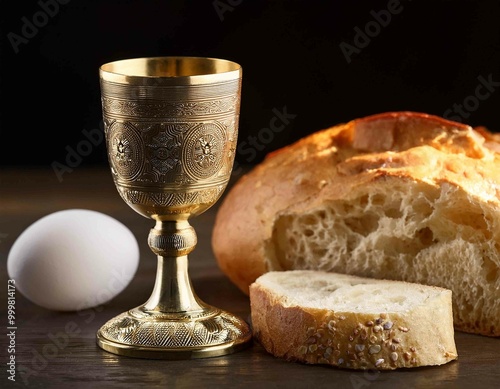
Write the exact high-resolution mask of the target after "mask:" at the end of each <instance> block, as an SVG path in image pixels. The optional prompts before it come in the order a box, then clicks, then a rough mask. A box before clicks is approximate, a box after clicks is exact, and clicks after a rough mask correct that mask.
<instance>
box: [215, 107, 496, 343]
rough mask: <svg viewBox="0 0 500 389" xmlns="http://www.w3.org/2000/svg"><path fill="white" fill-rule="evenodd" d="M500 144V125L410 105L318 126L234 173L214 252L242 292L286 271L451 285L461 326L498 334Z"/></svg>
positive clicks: (217, 226) (217, 227) (220, 212)
mask: <svg viewBox="0 0 500 389" xmlns="http://www.w3.org/2000/svg"><path fill="white" fill-rule="evenodd" d="M499 150H500V141H499V135H498V134H493V133H490V132H488V131H487V130H485V129H484V128H476V129H473V128H471V127H470V126H467V125H465V124H462V123H454V122H450V121H447V120H444V119H442V118H439V117H436V116H432V115H426V114H421V113H414V112H393V113H385V114H379V115H374V116H370V117H366V118H361V119H355V120H353V121H351V122H349V123H346V124H340V125H337V126H334V127H331V128H329V129H326V130H323V131H319V132H317V133H314V134H311V135H310V136H307V137H305V138H303V139H301V140H300V141H298V142H296V143H294V144H292V145H290V146H287V147H284V148H283V149H281V150H279V151H277V152H274V153H272V154H271V155H269V156H268V157H267V158H266V159H265V160H264V161H263V162H262V163H260V164H259V165H258V166H256V167H255V168H254V169H253V170H252V171H250V172H249V173H248V174H246V175H245V176H243V177H242V178H241V179H240V180H239V181H238V182H236V184H235V185H234V186H233V187H232V188H231V190H230V191H229V192H228V193H227V195H226V196H225V198H224V199H223V201H222V202H221V206H220V208H219V210H218V213H217V217H216V221H215V225H214V230H213V235H212V247H213V250H214V254H215V256H216V258H217V261H218V264H219V266H220V268H221V269H222V270H223V271H224V273H225V274H226V275H227V276H228V277H229V278H230V279H231V280H232V281H233V282H234V283H235V284H236V285H238V286H239V287H240V288H241V290H243V291H245V292H247V293H248V287H249V285H250V284H251V283H252V282H253V281H255V279H256V278H257V277H259V276H260V275H262V274H264V273H266V272H268V271H285V270H324V271H331V272H336V273H345V274H352V275H357V276H361V277H371V278H380V279H392V280H400V281H407V282H416V283H420V284H425V285H433V286H439V287H442V288H446V289H450V290H452V292H453V295H452V299H453V314H454V325H455V328H456V329H457V330H461V331H466V332H470V333H476V334H482V335H488V336H500V151H499Z"/></svg>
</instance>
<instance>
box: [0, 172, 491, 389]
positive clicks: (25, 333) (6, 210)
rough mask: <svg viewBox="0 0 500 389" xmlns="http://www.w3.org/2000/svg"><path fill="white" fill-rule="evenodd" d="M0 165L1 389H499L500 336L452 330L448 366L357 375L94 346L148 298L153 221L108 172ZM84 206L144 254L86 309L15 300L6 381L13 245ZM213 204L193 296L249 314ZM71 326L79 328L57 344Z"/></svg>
mask: <svg viewBox="0 0 500 389" xmlns="http://www.w3.org/2000/svg"><path fill="white" fill-rule="evenodd" d="M1 169H2V170H0V178H1V181H0V259H1V262H2V266H1V271H0V275H1V277H0V280H1V283H2V284H3V287H2V289H3V290H4V293H2V298H1V303H0V304H1V306H0V318H1V319H0V320H1V325H2V326H3V334H4V335H2V336H1V337H0V347H1V355H2V360H1V364H2V366H3V368H2V369H1V370H2V373H1V374H0V388H9V387H32V388H72V389H76V388H88V387H93V388H129V387H148V388H157V387H162V388H168V387H179V388H191V387H232V388H235V387H243V388H245V387H259V388H267V387H270V388H310V387H313V388H322V387H324V388H337V387H338V388H356V389H357V388H388V387H395V388H470V387H475V388H478V389H479V388H493V387H495V388H498V387H500V339H494V338H488V337H483V336H476V335H470V334H465V333H460V332H456V334H455V339H456V344H457V348H458V353H459V359H458V360H457V361H454V362H451V363H449V364H446V365H444V366H438V367H428V368H417V369H404V370H398V371H392V372H375V371H370V372H361V371H359V372H358V371H351V370H343V369H339V368H333V367H325V366H309V365H303V364H299V363H290V362H286V361H283V360H280V359H277V358H274V357H273V356H271V355H269V354H267V353H266V352H265V351H264V350H263V348H262V347H261V346H260V345H259V344H257V343H256V342H253V344H252V345H251V346H250V347H249V348H247V349H245V350H243V351H240V352H238V353H235V354H232V355H228V356H223V357H216V358H208V359H195V360H187V361H166V360H146V359H135V358H127V357H119V356H116V355H113V354H110V353H107V352H105V351H103V350H101V349H100V348H99V347H98V346H97V345H96V340H95V334H96V331H97V330H98V328H99V327H100V326H101V325H102V324H103V323H104V322H106V321H107V320H108V319H110V318H112V317H114V316H116V315H117V314H119V313H121V312H123V311H125V310H127V309H129V308H132V307H135V306H137V305H140V304H142V303H143V302H145V301H146V300H147V298H148V297H149V295H150V293H151V291H152V287H153V281H154V276H155V271H156V258H155V257H154V255H153V254H152V252H151V251H150V250H149V247H148V246H147V234H148V232H149V229H150V228H151V227H152V226H153V222H152V221H151V220H148V219H146V218H144V217H142V216H140V215H139V214H137V213H135V212H134V211H133V210H132V209H131V208H129V207H128V206H127V205H126V204H125V203H124V202H123V201H122V200H121V199H120V197H119V195H118V193H117V191H116V189H115V187H114V185H113V182H112V179H111V175H110V173H109V170H108V169H107V168H102V169H101V168H83V167H80V168H75V169H74V171H73V172H71V173H69V172H67V173H65V174H64V175H63V176H62V178H63V180H62V182H59V180H58V178H57V177H56V175H55V173H54V172H53V171H52V169H51V168H50V167H48V168H44V169H35V168H33V169H5V168H1ZM70 208H84V209H92V210H95V211H100V212H103V213H106V214H108V215H110V216H112V217H114V218H116V219H117V220H119V221H121V222H122V223H124V224H125V225H127V226H128V227H129V228H130V230H131V231H132V232H133V233H134V234H135V236H136V238H137V240H138V242H139V246H140V252H141V261H140V265H139V269H138V271H137V273H136V275H135V277H134V279H133V280H132V282H131V283H130V285H129V286H128V287H127V288H126V289H125V290H124V291H123V292H122V293H121V294H120V295H118V296H117V297H116V298H115V299H113V300H112V301H110V302H109V303H107V304H105V305H103V306H100V307H96V308H91V309H88V310H86V311H81V312H73V313H60V312H53V311H49V310H46V309H43V308H41V307H38V306H36V305H34V304H33V303H31V302H30V301H28V300H26V299H25V298H24V297H23V296H22V295H21V294H20V293H17V296H16V325H17V331H16V338H15V349H16V376H15V378H16V381H15V383H14V382H11V381H9V380H8V379H7V377H8V376H9V373H7V372H6V370H7V369H6V368H5V366H6V363H7V361H8V357H9V354H8V353H7V347H8V342H9V339H8V337H7V335H6V334H7V329H6V327H7V326H8V324H7V280H8V274H7V270H6V261H7V256H8V253H9V250H10V248H11V247H12V245H13V243H14V242H15V240H16V239H17V237H18V236H19V235H20V234H21V232H22V231H23V230H24V229H25V228H27V227H28V226H29V225H30V224H32V223H33V222H35V221H36V220H38V219H39V218H41V217H43V216H45V215H48V214H50V213H52V212H56V211H59V210H62V209H70ZM216 210H217V205H216V206H214V207H213V208H212V209H210V210H209V211H207V212H206V213H205V214H203V215H201V216H199V217H197V218H195V219H193V220H192V225H193V226H194V227H195V229H196V231H197V234H198V245H197V247H196V249H195V251H194V252H193V253H192V254H190V275H191V279H192V282H193V286H194V289H195V291H196V292H197V294H198V295H199V296H200V297H201V298H202V299H203V300H204V301H205V302H207V303H209V304H213V305H215V306H218V307H220V308H223V309H226V310H228V311H230V312H232V313H234V314H237V315H239V316H241V317H242V318H244V319H245V320H249V314H250V305H249V299H248V297H247V296H246V295H244V294H243V293H241V292H240V291H239V289H237V288H236V287H235V286H234V285H233V284H232V283H231V282H230V281H229V280H228V279H227V278H226V277H225V276H224V274H223V273H222V272H221V271H220V270H219V268H218V267H217V263H216V261H215V258H214V256H213V252H212V250H211V245H210V235H211V231H212V226H213V221H214V217H215V213H216ZM68 323H72V324H70V325H72V326H74V328H76V330H75V332H77V334H74V335H72V336H71V337H69V336H68V337H66V340H67V341H60V342H59V344H58V345H56V346H57V347H54V340H53V339H57V337H58V335H59V336H60V338H59V339H65V338H64V337H63V336H62V334H64V333H65V328H66V326H68Z"/></svg>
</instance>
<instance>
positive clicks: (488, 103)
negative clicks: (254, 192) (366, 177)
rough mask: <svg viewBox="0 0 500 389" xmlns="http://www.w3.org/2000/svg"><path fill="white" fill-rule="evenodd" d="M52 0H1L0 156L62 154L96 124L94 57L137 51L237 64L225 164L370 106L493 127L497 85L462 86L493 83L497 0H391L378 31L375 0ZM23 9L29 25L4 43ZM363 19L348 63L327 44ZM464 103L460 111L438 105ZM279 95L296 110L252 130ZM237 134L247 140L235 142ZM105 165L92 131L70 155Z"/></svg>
mask: <svg viewBox="0 0 500 389" xmlns="http://www.w3.org/2000/svg"><path fill="white" fill-rule="evenodd" d="M61 1H62V2H63V3H66V4H59V3H56V4H58V7H57V8H58V9H56V8H55V6H54V3H55V2H56V0H45V1H44V0H41V2H42V3H47V4H49V3H50V4H51V6H52V11H51V12H52V13H53V14H54V15H53V16H50V15H49V16H45V19H44V16H43V15H42V14H40V12H42V13H44V12H45V14H46V15H47V12H46V11H43V8H42V6H41V4H40V2H37V1H30V2H14V1H9V2H6V1H2V10H1V16H0V17H1V26H2V40H1V60H0V63H1V78H0V91H1V105H0V107H1V111H0V130H1V139H0V144H1V156H0V163H1V166H24V167H29V166H33V165H37V166H42V167H47V168H49V169H50V168H51V166H52V164H53V163H54V162H55V161H57V162H60V163H62V164H64V163H65V159H66V157H67V154H68V150H69V149H76V148H77V146H78V145H79V144H81V142H82V141H84V140H85V139H86V137H85V135H84V130H87V131H92V130H94V129H99V127H100V123H101V107H100V95H99V83H98V81H99V80H98V67H99V66H100V65H101V64H103V63H105V62H108V61H112V60H117V59H122V58H131V57H141V56H163V55H165V56H167V55H193V56H209V57H219V58H226V59H230V60H234V61H236V62H239V63H240V64H241V65H242V66H243V69H244V70H243V72H244V78H243V90H242V107H241V119H240V137H239V142H240V146H241V144H242V143H244V142H246V143H244V145H245V147H247V148H246V149H245V150H246V152H243V153H242V151H244V149H243V148H242V147H240V152H239V153H238V154H237V162H238V163H257V162H259V161H260V160H261V159H262V158H263V157H264V156H265V154H267V153H268V152H270V151H273V150H275V149H277V148H279V147H281V146H284V145H286V144H288V143H290V142H293V141H294V140H297V139H299V138H300V137H302V136H304V135H306V134H308V133H311V132H314V131H317V130H320V129H323V128H326V127H329V126H331V125H334V124H337V123H339V122H345V121H348V120H351V119H354V118H357V117H362V116H366V115H371V114H374V113H379V112H384V111H393V110H413V111H421V112H426V113H431V114H436V115H440V116H448V117H449V118H451V117H454V118H455V119H457V118H458V119H460V120H462V121H464V122H466V123H468V124H471V125H473V126H476V125H483V126H486V127H488V128H490V129H491V130H492V131H497V130H499V131H500V120H499V116H498V113H499V111H500V109H499V108H500V90H497V89H500V86H490V88H493V89H492V90H491V91H489V92H488V93H486V92H487V90H486V89H485V88H482V89H481V92H482V94H481V100H480V99H478V98H477V96H476V88H477V87H478V86H479V85H480V81H479V79H478V77H480V76H482V77H483V78H484V79H488V78H490V79H491V80H493V81H495V82H496V83H497V84H498V82H499V81H500V54H499V53H500V4H499V2H498V1H422V0H420V1H417V0H413V1H409V0H401V2H400V5H399V6H398V7H397V10H399V11H400V12H399V13H397V14H392V15H391V20H390V21H389V22H388V23H386V26H380V23H379V28H378V31H377V26H376V25H375V24H374V22H373V21H374V20H375V17H374V16H373V12H372V11H375V12H380V11H381V10H387V9H388V3H390V2H388V1H365V2H360V1H256V0H216V1H213V0H206V1H202V0H198V1H195V0H191V1H150V0H142V1H118V0H112V1H106V0H101V1H96V0H92V1H89V0H87V1H84V0H71V1H68V0H61ZM54 10H55V11H54ZM37 18H38V19H37ZM26 20H28V21H29V22H33V21H34V20H35V21H37V22H38V23H39V24H42V26H41V27H39V28H37V29H38V31H36V33H32V35H33V36H32V37H29V38H23V39H26V41H24V42H22V43H19V44H18V45H17V46H16V47H14V46H15V45H13V44H12V42H11V41H12V40H13V39H14V36H15V35H14V34H16V36H17V37H22V35H23V26H24V24H25V22H26ZM370 23H371V24H370ZM368 26H370V27H371V28H372V30H371V31H372V35H373V36H372V37H368V39H369V41H368V42H367V41H366V40H365V41H364V42H361V45H362V46H363V47H362V48H359V49H356V50H357V51H358V52H356V53H352V55H351V56H350V63H348V61H347V60H346V56H345V55H344V54H343V52H342V50H341V48H340V45H341V44H342V42H344V45H345V44H349V45H354V44H355V42H354V39H355V37H356V34H357V31H359V30H356V28H359V29H361V30H364V29H365V28H366V27H368ZM24 29H25V31H24V33H25V35H26V27H24ZM31 32H33V31H31ZM28 35H29V34H28ZM358 35H359V34H358ZM358 39H359V37H358ZM358 46H360V44H359V40H358ZM16 50H17V51H18V52H17V53H16V52H15V51H16ZM485 94H486V95H487V96H485ZM464 102H466V103H467V105H466V108H464V109H463V110H462V112H463V113H464V114H457V112H458V111H456V112H452V111H453V110H456V108H455V107H456V106H454V105H455V104H463V103H464ZM284 107H286V111H287V112H288V114H290V115H296V116H294V117H293V119H290V120H289V122H288V123H287V124H286V126H285V128H284V130H283V131H282V132H280V133H272V134H271V135H272V136H271V137H269V134H270V132H269V131H266V130H262V129H263V128H266V127H268V126H269V122H270V120H271V119H272V118H273V117H274V116H276V111H279V112H282V111H283V109H284ZM467 107H468V108H467ZM447 110H448V111H447ZM251 136H254V137H256V139H258V146H252V147H250V146H249V137H251ZM259 137H260V138H259ZM249 148H251V149H252V150H253V151H251V150H249ZM106 163H107V158H106V151H105V145H104V142H101V143H98V144H96V145H94V146H93V147H92V150H90V151H86V155H85V156H82V158H81V161H79V162H78V166H84V165H85V166H88V165H99V164H106Z"/></svg>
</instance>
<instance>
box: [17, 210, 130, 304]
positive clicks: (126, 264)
mask: <svg viewBox="0 0 500 389" xmlns="http://www.w3.org/2000/svg"><path fill="white" fill-rule="evenodd" d="M138 264H139V246H138V244H137V240H136V239H135V236H134V235H133V234H132V232H131V231H130V230H129V229H128V228H127V227H126V226H125V225H123V224H122V223H120V222H119V221H118V220H116V219H114V218H112V217H111V216H108V215H105V214H103V213H100V212H96V211H92V210H86V209H69V210H64V211H59V212H55V213H52V214H49V215H47V216H45V217H43V218H41V219H39V220H37V221H36V222H34V223H33V224H32V225H30V226H29V227H28V228H27V229H26V230H24V231H23V232H22V233H21V235H19V237H18V238H17V239H16V241H15V242H14V244H13V246H12V248H11V250H10V252H9V257H8V259H7V271H8V273H9V277H10V278H11V279H14V280H15V285H16V288H17V290H18V291H19V292H20V293H21V294H22V295H23V296H25V297H26V298H27V299H28V300H30V301H32V302H33V303H35V304H37V305H40V306H42V307H44V308H47V309H52V310H58V311H78V310H82V309H87V308H91V307H95V306H98V305H101V304H104V303H106V302H108V301H110V300H111V299H112V298H114V297H115V296H117V295H118V294H119V293H120V292H121V291H123V289H125V287H126V286H127V285H128V284H129V283H130V281H131V280H132V278H133V277H134V275H135V272H136V270H137V267H138Z"/></svg>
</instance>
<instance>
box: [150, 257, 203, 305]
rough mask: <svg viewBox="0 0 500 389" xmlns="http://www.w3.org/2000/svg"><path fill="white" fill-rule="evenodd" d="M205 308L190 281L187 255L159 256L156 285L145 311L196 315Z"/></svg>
mask: <svg viewBox="0 0 500 389" xmlns="http://www.w3.org/2000/svg"><path fill="white" fill-rule="evenodd" d="M204 308H205V304H204V303H203V302H202V301H201V300H200V299H199V298H198V296H196V294H195V292H194V291H193V287H192V285H191V281H190V279H189V275H188V257H187V255H183V256H179V257H163V256H158V268H157V272H156V281H155V285H154V288H153V292H152V294H151V297H150V298H149V300H148V301H147V302H146V303H145V304H144V309H145V310H147V311H152V312H162V313H194V312H200V311H203V310H204Z"/></svg>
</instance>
